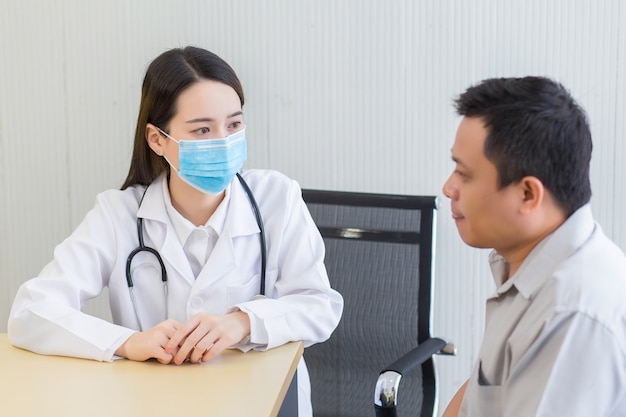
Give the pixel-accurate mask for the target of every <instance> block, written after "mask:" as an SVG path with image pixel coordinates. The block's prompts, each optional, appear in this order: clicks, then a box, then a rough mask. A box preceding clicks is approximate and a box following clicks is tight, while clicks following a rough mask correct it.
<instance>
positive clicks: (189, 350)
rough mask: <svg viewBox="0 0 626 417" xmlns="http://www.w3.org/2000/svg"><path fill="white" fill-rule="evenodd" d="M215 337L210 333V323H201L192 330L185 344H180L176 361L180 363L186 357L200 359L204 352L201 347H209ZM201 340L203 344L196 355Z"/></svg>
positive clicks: (193, 359) (194, 359) (175, 357)
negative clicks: (195, 350) (195, 351)
mask: <svg viewBox="0 0 626 417" xmlns="http://www.w3.org/2000/svg"><path fill="white" fill-rule="evenodd" d="M213 339H214V336H211V335H210V331H209V326H208V325H204V326H203V325H202V324H201V323H200V324H199V325H198V327H196V328H195V329H194V331H193V332H191V333H190V334H189V335H188V336H187V338H186V339H185V340H184V341H183V344H182V345H181V346H180V348H179V350H178V352H177V353H176V355H175V356H174V362H175V363H177V364H179V365H180V364H181V363H183V362H184V361H185V360H186V359H190V360H192V361H195V362H197V361H198V360H199V357H200V354H201V353H202V350H200V347H204V346H206V347H208V346H209V345H210V344H211V343H212V340H213ZM201 342H202V344H201V346H200V347H199V348H198V350H199V352H197V353H196V355H195V356H193V354H194V349H195V348H196V346H198V344H200V343H201Z"/></svg>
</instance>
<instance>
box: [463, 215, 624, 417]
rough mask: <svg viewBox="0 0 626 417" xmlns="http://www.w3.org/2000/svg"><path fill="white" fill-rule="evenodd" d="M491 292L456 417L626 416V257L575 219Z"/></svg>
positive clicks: (496, 271)
mask: <svg viewBox="0 0 626 417" xmlns="http://www.w3.org/2000/svg"><path fill="white" fill-rule="evenodd" d="M490 266H491V269H492V273H493V278H494V281H495V283H496V286H497V290H496V293H495V294H494V295H493V296H492V297H490V298H489V299H488V300H487V305H486V327H485V335H484V338H483V343H482V346H481V349H480V352H479V357H478V360H477V363H476V365H475V367H474V371H473V373H472V376H471V377H470V380H469V384H468V387H467V391H466V393H465V397H464V400H463V404H462V406H461V411H460V413H459V416H462V417H496V416H497V417H513V416H515V417H523V416H546V417H547V416H557V417H564V416H567V417H577V416H580V417H590V416H593V417H602V416H606V417H608V416H626V301H625V300H626V258H625V257H624V254H623V253H622V252H621V251H620V249H619V248H617V247H616V246H615V245H614V244H613V243H612V242H611V241H610V240H609V239H608V238H607V237H606V236H605V235H604V234H603V233H602V230H601V229H600V226H598V225H597V224H596V223H595V222H594V221H593V218H592V215H591V209H590V207H589V206H584V207H582V208H581V209H579V210H578V211H576V212H575V213H574V214H573V215H572V216H570V218H569V219H568V220H567V221H566V222H565V223H564V224H563V225H562V226H561V227H560V228H559V229H557V230H556V231H555V232H554V233H552V234H551V235H550V236H548V237H547V238H546V239H544V240H543V241H542V242H541V243H540V244H539V245H538V246H537V247H535V248H534V249H533V251H532V252H531V253H530V254H529V256H528V257H527V258H526V259H525V260H524V262H523V264H522V265H521V267H520V269H519V270H518V271H517V272H516V273H515V275H513V276H512V277H511V278H510V279H508V280H506V281H505V278H506V276H507V270H508V269H507V268H508V266H507V264H506V262H505V260H504V259H503V258H502V257H501V256H499V255H498V254H497V253H495V252H492V254H491V255H490Z"/></svg>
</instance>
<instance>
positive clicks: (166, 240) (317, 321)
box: [8, 170, 343, 416]
mask: <svg viewBox="0 0 626 417" xmlns="http://www.w3.org/2000/svg"><path fill="white" fill-rule="evenodd" d="M242 176H243V177H244V179H245V180H246V182H247V183H248V185H249V186H250V188H251V190H252V192H253V194H254V196H255V198H256V200H257V202H258V204H259V208H260V211H261V214H262V216H263V223H264V227H265V234H266V240H267V274H266V295H267V297H268V298H267V299H262V300H255V301H251V298H252V297H253V296H255V295H257V294H259V291H260V270H261V255H260V252H261V251H260V242H259V233H260V230H259V227H258V226H257V223H256V219H255V217H254V212H253V211H252V207H251V205H250V202H249V200H248V196H247V195H246V193H245V191H244V189H243V188H242V186H241V185H240V184H239V181H238V180H237V179H234V180H233V182H232V183H231V185H230V186H229V188H228V189H227V192H228V193H230V200H229V201H228V202H227V204H228V208H227V213H226V219H225V223H224V227H223V231H222V234H221V235H220V236H219V238H218V240H217V242H216V244H215V247H214V249H213V251H212V252H211V254H210V256H209V258H208V261H207V263H206V265H205V267H204V269H203V270H202V271H201V272H200V274H199V275H198V277H197V279H196V278H195V277H194V275H193V272H192V270H191V267H190V266H189V263H188V260H187V257H186V256H185V253H184V252H183V248H182V245H181V243H180V241H179V239H178V237H177V235H176V233H175V231H174V229H173V226H172V223H171V221H170V219H169V216H168V214H167V212H166V208H165V203H164V191H163V190H164V186H163V181H166V177H165V176H164V175H161V176H160V177H159V178H157V179H156V180H155V181H154V182H153V183H152V184H151V185H150V186H149V187H148V189H147V191H146V193H145V197H144V199H143V202H142V204H141V207H139V201H140V199H141V196H142V194H143V192H144V189H145V187H142V186H133V187H130V188H128V189H126V190H124V191H120V190H109V191H105V192H103V193H101V194H99V195H98V196H97V199H96V205H95V207H94V208H93V209H92V210H91V211H90V212H89V213H88V214H87V216H86V217H85V219H84V220H83V222H82V223H81V224H80V225H79V226H78V228H77V229H76V230H75V231H74V233H72V235H71V236H70V237H69V238H67V239H66V240H65V241H64V242H62V243H61V244H59V245H58V246H57V247H56V249H55V251H54V260H53V261H52V262H51V263H49V264H48V265H47V266H46V267H45V268H44V269H43V270H42V271H41V273H40V275H39V276H38V277H36V278H33V279H31V280H29V281H27V282H26V283H24V284H23V285H22V286H21V287H20V288H19V290H18V293H17V295H16V298H15V301H14V303H13V307H12V309H11V313H10V316H9V322H8V336H9V339H10V341H11V343H13V344H14V345H16V346H19V347H22V348H25V349H28V350H31V351H34V352H37V353H42V354H50V355H64V356H74V357H81V358H88V359H95V360H100V361H110V360H112V359H113V357H114V352H115V350H116V349H117V348H118V347H119V346H120V345H121V344H122V343H123V342H124V341H125V340H126V339H127V338H128V337H129V336H130V335H131V334H132V333H133V332H135V331H137V330H138V329H139V323H138V321H137V318H136V314H135V311H134V309H133V305H132V303H131V299H130V296H129V290H128V286H127V281H126V274H125V268H126V260H127V257H128V255H129V254H130V252H131V251H132V250H133V249H135V248H136V247H137V246H138V237H137V217H138V216H139V217H142V218H144V219H145V220H144V226H143V230H144V241H145V244H146V246H150V247H152V248H154V249H156V250H157V251H158V252H159V253H160V254H161V257H162V259H163V262H164V264H165V268H166V270H167V275H168V291H169V294H168V312H169V317H170V318H173V319H176V320H178V321H181V322H183V321H186V320H187V319H189V318H190V317H192V316H193V315H195V314H196V313H199V312H206V313H214V314H223V313H226V312H228V311H232V310H235V309H240V310H242V311H244V312H246V313H247V314H248V315H249V317H250V324H251V339H250V344H248V345H242V346H238V347H239V348H241V349H242V350H247V349H249V348H254V349H257V350H264V349H270V348H272V347H276V346H280V345H282V344H284V343H286V342H289V341H295V340H302V341H304V345H305V347H306V346H310V345H312V344H314V343H319V342H322V341H324V340H326V339H328V338H329V337H330V335H331V333H332V332H333V330H334V329H335V327H336V326H337V324H338V322H339V319H340V317H341V313H342V309H343V299H342V297H341V295H340V294H339V293H337V292H336V291H335V290H333V289H331V288H330V285H329V282H328V276H327V274H326V269H325V267H324V263H323V261H324V244H323V241H322V238H321V236H320V234H319V232H318V230H317V228H316V226H315V224H314V223H313V220H312V219H311V216H310V214H309V212H308V209H307V207H306V205H305V203H304V202H303V200H302V196H301V190H300V187H299V185H298V184H297V183H296V182H295V181H293V180H291V179H288V178H287V177H285V176H284V175H282V174H280V173H278V172H276V171H267V170H248V171H244V172H243V173H242ZM225 203H226V202H225ZM132 265H133V266H132V279H133V282H134V286H135V291H136V295H137V304H138V310H139V311H138V313H139V317H140V319H141V321H142V325H143V328H144V329H147V328H150V327H152V326H154V325H156V324H157V323H159V322H161V321H163V320H164V318H165V308H164V299H163V292H162V284H161V280H160V267H159V266H158V263H157V261H156V259H155V258H154V257H153V256H151V255H150V254H145V253H143V254H140V255H137V257H136V260H134V261H133V263H132ZM104 287H108V289H109V303H110V306H111V313H112V318H113V323H110V322H108V321H106V320H102V319H99V318H96V317H93V316H90V315H87V314H85V313H82V312H81V308H82V307H83V305H84V304H85V302H86V301H87V300H88V299H90V298H93V297H96V296H97V295H98V294H100V292H101V291H102V290H103V288H104ZM298 370H299V372H298V375H299V378H298V384H299V392H300V396H299V401H300V402H301V403H302V402H303V401H304V402H309V401H310V398H309V393H308V392H309V391H310V383H309V380H308V373H307V371H306V367H305V366H304V363H303V362H301V364H300V366H299V368H298ZM300 405H301V407H300V409H301V410H300V411H301V416H302V415H309V414H310V410H307V409H306V405H305V404H300ZM303 405H305V408H304V409H303V408H302V406H303Z"/></svg>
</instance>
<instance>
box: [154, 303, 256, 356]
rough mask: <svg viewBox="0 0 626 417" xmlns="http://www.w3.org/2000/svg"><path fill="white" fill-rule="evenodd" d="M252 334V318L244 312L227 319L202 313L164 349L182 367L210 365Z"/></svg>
mask: <svg viewBox="0 0 626 417" xmlns="http://www.w3.org/2000/svg"><path fill="white" fill-rule="evenodd" d="M249 334H250V318H249V317H248V315H247V314H246V313H244V312H242V311H236V312H233V313H229V314H224V315H210V314H205V313H199V314H196V315H195V316H193V317H192V318H191V319H189V320H188V321H187V322H185V323H183V324H182V325H181V326H179V327H178V328H177V330H176V332H175V333H174V335H173V336H172V337H171V338H170V339H169V342H167V344H166V345H165V353H169V354H171V355H172V356H173V358H174V363H175V364H178V365H180V364H181V363H183V362H184V361H185V360H186V359H189V361H190V362H192V363H198V362H208V361H210V360H211V359H213V358H215V357H216V356H217V355H219V354H220V353H222V351H223V350H224V349H226V348H228V347H230V346H232V345H234V344H236V343H238V342H240V341H241V340H243V339H244V338H245V337H246V336H248V335H249Z"/></svg>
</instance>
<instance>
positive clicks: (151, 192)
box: [137, 173, 260, 284]
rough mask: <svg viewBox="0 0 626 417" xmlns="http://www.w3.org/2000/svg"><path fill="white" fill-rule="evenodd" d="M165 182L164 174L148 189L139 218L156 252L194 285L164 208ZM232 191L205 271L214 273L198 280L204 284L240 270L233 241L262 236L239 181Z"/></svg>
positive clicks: (234, 181) (232, 183)
mask: <svg viewBox="0 0 626 417" xmlns="http://www.w3.org/2000/svg"><path fill="white" fill-rule="evenodd" d="M164 181H167V176H166V174H165V173H163V174H161V175H160V176H159V177H157V178H156V179H155V180H154V181H153V182H152V184H150V185H149V186H148V188H147V190H146V193H145V196H144V198H143V202H142V204H141V207H140V208H139V210H138V212H137V215H138V216H139V217H143V218H144V219H146V221H144V229H145V233H146V235H147V236H148V237H149V241H150V242H152V243H151V244H152V245H153V246H154V248H155V249H156V250H157V251H158V252H159V253H160V254H161V256H162V257H163V258H164V259H166V260H167V262H168V263H169V264H171V265H172V266H174V268H176V270H177V271H178V272H179V273H180V274H181V275H182V276H183V277H185V279H186V280H187V281H189V282H190V283H192V284H193V282H194V281H195V277H194V275H193V272H192V270H191V267H190V266H189V262H188V261H187V257H186V256H185V253H184V251H183V247H182V244H181V243H180V242H179V240H178V237H177V236H176V233H175V232H174V229H173V227H172V225H171V221H170V219H169V216H168V214H167V210H166V207H165V200H164V198H165V197H164V195H163V193H164V192H166V191H164V190H167V188H166V187H167V185H166V184H163V182H164ZM229 187H230V192H231V198H230V200H229V201H225V202H223V203H225V204H228V207H227V212H226V218H225V220H224V228H223V231H222V234H221V235H220V237H219V239H218V241H217V242H216V245H215V248H214V249H213V253H211V255H210V256H209V260H208V262H207V265H205V268H203V272H204V270H207V271H211V273H210V274H206V273H203V272H201V273H200V275H199V276H198V278H199V280H198V281H200V278H202V281H205V282H206V279H209V278H208V277H207V275H208V276H210V280H211V281H213V280H217V279H219V278H220V277H221V276H222V275H223V274H225V273H227V272H228V271H229V270H232V269H233V268H235V267H236V266H237V260H236V256H235V250H234V246H233V243H232V239H233V238H235V237H238V236H248V235H253V234H257V233H260V229H259V227H258V225H257V223H256V218H255V216H254V211H253V209H252V206H251V202H250V200H249V199H248V195H247V194H246V192H245V190H244V189H243V187H242V186H241V184H240V183H239V180H238V179H236V178H235V179H233V181H232V182H231V184H230V185H229ZM151 220H152V221H151ZM168 226H169V227H168ZM203 275H204V277H203Z"/></svg>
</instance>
